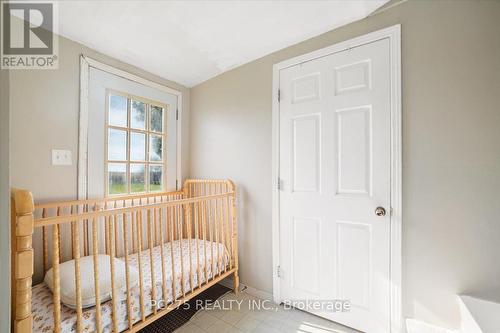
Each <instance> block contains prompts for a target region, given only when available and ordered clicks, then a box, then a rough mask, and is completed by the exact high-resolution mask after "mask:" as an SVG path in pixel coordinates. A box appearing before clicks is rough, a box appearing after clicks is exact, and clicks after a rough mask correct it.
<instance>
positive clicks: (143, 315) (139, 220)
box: [136, 211, 146, 321]
mask: <svg viewBox="0 0 500 333" xmlns="http://www.w3.org/2000/svg"><path fill="white" fill-rule="evenodd" d="M136 213H137V218H136V229H137V249H138V253H137V263H138V265H139V293H140V298H139V303H140V306H141V319H142V321H145V320H146V313H145V311H144V285H143V281H144V280H143V274H142V263H141V255H142V213H141V211H137V212H136Z"/></svg>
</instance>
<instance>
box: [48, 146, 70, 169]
mask: <svg viewBox="0 0 500 333" xmlns="http://www.w3.org/2000/svg"><path fill="white" fill-rule="evenodd" d="M71 164H72V158H71V150H62V149H52V165H71Z"/></svg>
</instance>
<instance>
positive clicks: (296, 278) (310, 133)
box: [279, 39, 390, 333]
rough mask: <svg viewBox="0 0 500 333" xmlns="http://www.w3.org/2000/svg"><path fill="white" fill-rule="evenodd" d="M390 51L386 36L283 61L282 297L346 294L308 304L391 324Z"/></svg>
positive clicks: (332, 315) (381, 327)
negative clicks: (336, 306) (345, 306)
mask: <svg viewBox="0 0 500 333" xmlns="http://www.w3.org/2000/svg"><path fill="white" fill-rule="evenodd" d="M389 64H390V58H389V41H388V40H387V39H383V40H380V41H377V42H373V43H370V44H366V45H362V46H359V47H355V48H352V49H350V50H346V51H343V52H339V53H335V54H332V55H329V56H325V57H322V58H318V59H315V60H313V61H309V62H305V63H302V64H299V65H296V66H292V67H289V68H286V69H283V70H281V71H280V91H281V94H280V96H281V101H280V161H279V164H280V171H279V173H280V179H281V182H280V185H281V191H280V265H281V283H280V288H281V297H282V299H283V300H348V301H350V303H351V311H349V312H332V311H330V310H327V309H322V310H311V312H313V313H315V314H317V315H319V316H322V317H325V318H327V319H330V320H333V321H337V322H339V323H341V324H344V325H347V326H350V327H353V328H356V329H359V330H362V331H365V332H376V333H379V332H380V333H382V332H383V333H387V332H389V331H390V327H389V312H390V289H389V280H390V276H389V262H390V233H389V231H390V216H389V214H388V215H386V216H376V215H375V213H374V211H375V209H376V207H378V206H381V207H385V208H386V210H387V211H388V212H390V66H389Z"/></svg>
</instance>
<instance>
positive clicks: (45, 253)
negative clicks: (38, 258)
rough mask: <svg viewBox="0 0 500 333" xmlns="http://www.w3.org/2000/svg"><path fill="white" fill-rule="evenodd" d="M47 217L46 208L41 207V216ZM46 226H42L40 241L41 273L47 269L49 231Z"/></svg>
mask: <svg viewBox="0 0 500 333" xmlns="http://www.w3.org/2000/svg"><path fill="white" fill-rule="evenodd" d="M45 217H47V210H46V209H45V208H43V209H42V218H45ZM47 228H48V227H42V242H43V274H44V275H45V273H46V272H47V271H48V270H49V231H48V230H47Z"/></svg>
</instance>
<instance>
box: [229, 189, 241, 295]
mask: <svg viewBox="0 0 500 333" xmlns="http://www.w3.org/2000/svg"><path fill="white" fill-rule="evenodd" d="M226 182H227V184H228V188H229V191H231V192H232V195H231V199H232V200H231V210H232V213H231V215H232V221H231V222H232V229H233V234H232V243H233V246H232V248H233V254H232V255H233V258H234V274H233V291H234V293H235V294H238V293H239V291H240V277H239V275H238V223H237V220H236V216H237V213H236V185H235V184H234V182H233V181H232V180H230V179H228V180H226Z"/></svg>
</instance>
